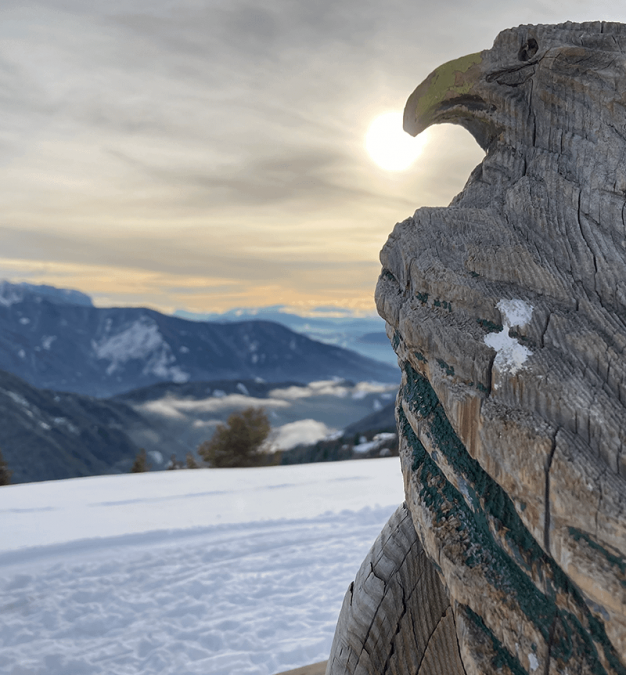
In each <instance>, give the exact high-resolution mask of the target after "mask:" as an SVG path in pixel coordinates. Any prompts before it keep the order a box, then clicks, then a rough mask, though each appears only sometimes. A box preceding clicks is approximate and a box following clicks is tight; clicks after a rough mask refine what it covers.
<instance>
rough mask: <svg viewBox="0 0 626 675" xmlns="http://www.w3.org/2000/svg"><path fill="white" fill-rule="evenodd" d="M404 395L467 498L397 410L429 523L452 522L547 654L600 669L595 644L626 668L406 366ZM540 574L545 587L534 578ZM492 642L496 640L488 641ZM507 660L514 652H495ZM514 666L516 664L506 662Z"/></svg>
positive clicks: (465, 551)
mask: <svg viewBox="0 0 626 675" xmlns="http://www.w3.org/2000/svg"><path fill="white" fill-rule="evenodd" d="M405 377H406V380H405V382H406V384H405V386H404V388H403V392H402V398H403V399H404V401H406V402H407V403H408V404H409V406H410V408H411V410H412V411H413V413H414V414H415V415H417V416H418V417H420V418H421V419H422V421H423V423H424V425H425V428H426V429H427V430H428V431H427V435H428V437H429V440H430V442H431V443H432V444H433V446H434V447H435V448H436V449H437V451H438V452H440V453H441V454H442V455H443V456H444V457H445V459H446V462H447V464H448V465H449V466H450V467H451V468H452V469H453V470H454V472H455V473H456V474H457V477H458V479H459V483H463V484H464V485H465V486H467V493H468V496H467V498H464V497H463V495H462V494H461V493H460V492H459V491H458V490H457V489H456V488H455V487H454V485H453V484H452V483H450V482H449V481H448V480H447V479H446V477H445V475H444V473H443V472H442V471H441V469H440V468H439V466H438V465H437V463H436V462H435V461H434V460H433V459H432V458H431V456H430V455H429V454H428V452H427V451H426V449H425V448H424V446H423V444H422V443H421V442H420V440H419V438H418V437H417V436H416V434H415V432H414V431H413V429H412V427H411V426H410V424H409V422H408V420H407V418H406V416H405V415H404V412H403V410H402V408H399V409H398V422H399V430H400V433H401V435H402V436H403V437H404V438H405V439H406V442H407V443H408V445H409V447H411V448H412V452H413V467H412V468H413V471H414V472H415V473H416V478H417V481H418V484H419V485H420V499H421V500H422V503H423V504H424V506H425V507H426V508H427V509H428V510H429V512H430V513H431V516H432V518H433V522H434V523H435V524H436V523H443V522H444V521H448V522H451V523H454V524H455V525H454V527H455V530H456V531H457V532H458V537H459V539H458V542H457V543H458V544H461V548H460V549H457V550H460V551H461V556H462V559H461V560H459V563H461V564H464V565H466V566H467V567H469V568H476V567H479V568H480V569H481V571H482V573H483V574H484V577H485V579H486V581H487V582H488V583H489V584H490V585H491V586H492V587H493V588H495V589H497V590H499V591H503V592H504V593H505V594H506V596H507V597H509V598H510V599H511V600H514V602H515V603H516V604H517V606H518V607H519V609H520V610H521V611H522V613H523V614H524V615H525V616H526V617H527V618H528V620H529V621H530V622H531V623H532V624H533V625H534V626H535V628H536V629H537V630H538V631H539V632H540V633H541V634H542V635H543V637H544V640H545V641H546V642H549V643H550V656H551V658H552V659H555V660H557V661H559V662H561V663H562V664H567V663H568V662H571V661H572V660H573V662H577V661H584V662H586V663H587V664H588V667H589V672H591V673H594V675H606V673H607V671H606V670H605V669H604V668H603V666H602V664H601V662H600V660H599V657H598V652H597V648H598V647H599V648H601V649H602V651H603V652H604V656H605V658H606V660H607V661H608V663H609V664H610V666H611V671H610V672H612V673H619V674H620V675H626V668H624V665H623V664H622V663H621V662H620V659H619V657H618V655H617V653H616V652H615V649H614V648H613V647H612V645H611V643H610V642H609V640H608V638H607V635H606V631H605V630H604V625H603V624H602V623H601V622H600V621H598V620H597V619H596V618H595V617H594V616H593V615H592V614H591V612H590V611H589V608H588V607H587V605H586V604H585V602H584V600H583V598H582V596H581V595H580V593H579V591H578V590H577V589H576V588H575V587H574V586H573V585H572V583H571V582H570V580H569V578H568V577H567V576H566V575H565V574H564V573H563V571H562V570H561V569H560V567H559V566H558V565H557V564H556V563H555V562H554V560H553V559H552V558H551V557H550V556H548V555H547V554H546V553H545V552H544V551H543V550H542V549H541V547H540V546H539V545H538V544H537V542H536V541H535V539H534V538H533V537H532V535H531V534H530V533H529V532H528V530H527V529H526V527H525V526H524V524H523V522H522V520H521V519H520V517H519V515H518V514H517V511H516V510H515V507H514V505H513V502H512V501H511V499H510V497H509V496H508V495H507V494H506V492H505V491H504V490H503V489H502V488H501V487H500V485H499V484H498V483H497V482H496V481H494V480H493V479H492V478H491V477H490V476H489V474H487V473H486V472H485V471H484V470H483V469H482V467H481V466H480V464H479V463H478V462H477V461H476V460H474V459H473V458H472V457H471V456H470V455H469V453H468V452H467V450H466V449H465V446H464V445H463V443H462V442H461V440H460V439H459V437H458V436H457V435H456V433H455V431H454V429H453V428H452V425H451V424H450V422H449V420H448V418H447V416H446V414H445V411H444V410H443V407H442V405H441V403H440V402H439V399H438V398H437V395H436V394H435V392H434V390H433V388H432V386H431V385H430V382H429V381H428V380H427V379H426V378H425V377H423V376H422V375H420V374H419V373H418V372H416V371H415V370H414V369H413V368H412V367H411V366H410V365H408V364H406V365H405ZM532 577H534V578H536V579H543V581H544V584H543V585H544V586H545V589H546V592H541V591H540V590H539V589H538V588H537V586H536V585H535V583H534V582H533V580H532ZM557 592H558V593H559V594H565V595H567V596H568V598H569V600H568V604H569V606H571V607H576V609H577V613H578V615H579V616H582V617H583V623H584V625H583V624H582V623H581V622H580V621H579V619H578V618H577V617H576V616H575V615H574V614H573V613H572V612H569V611H567V610H565V609H562V608H561V607H559V606H557V604H556V597H557ZM494 647H495V643H494ZM497 649H498V650H504V649H505V648H504V646H502V645H501V644H498V645H497ZM501 658H503V659H504V660H503V661H502V663H507V665H509V667H512V663H511V661H509V658H510V659H514V657H513V655H512V654H509V653H508V652H507V654H503V653H502V654H501ZM512 670H513V672H517V664H515V667H512Z"/></svg>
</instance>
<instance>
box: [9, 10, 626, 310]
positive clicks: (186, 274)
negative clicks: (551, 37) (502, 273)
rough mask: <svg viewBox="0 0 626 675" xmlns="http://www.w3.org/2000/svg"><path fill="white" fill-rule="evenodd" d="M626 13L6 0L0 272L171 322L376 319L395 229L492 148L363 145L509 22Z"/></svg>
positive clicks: (453, 133)
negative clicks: (433, 79) (260, 311)
mask: <svg viewBox="0 0 626 675" xmlns="http://www.w3.org/2000/svg"><path fill="white" fill-rule="evenodd" d="M566 20H572V21H585V20H612V21H624V22H626V4H625V3H623V0H610V1H609V0H606V1H602V0H594V1H593V2H591V1H589V0H567V1H561V0H527V1H526V2H524V3H521V2H519V1H518V0H515V1H514V0H440V2H432V1H431V0H411V1H409V0H358V1H357V0H299V1H296V0H254V1H252V0H176V1H175V2H174V1H173V0H149V1H148V0H107V2H100V3H96V2H91V1H87V0H45V2H30V1H29V0H3V1H2V3H1V4H0V120H1V124H0V185H1V186H2V189H0V200H1V201H0V205H1V207H0V278H5V279H9V280H12V281H28V282H31V283H46V284H52V285H55V286H59V287H65V288H76V289H79V290H81V291H83V292H86V293H88V294H90V295H91V296H92V297H93V298H94V301H95V303H96V304H97V305H99V306H107V305H109V306H110V305H117V306H125V305H134V306H137V305H143V306H149V307H152V308H155V309H159V310H161V311H165V312H171V311H173V310H175V309H185V310H189V311H196V312H211V311H224V310H227V309H230V308H233V307H262V306H267V305H275V304H283V305H286V306H288V307H290V308H292V309H295V310H296V311H299V312H301V313H306V312H308V311H311V310H313V309H314V308H315V307H320V306H325V307H341V308H349V309H351V310H353V311H355V312H362V313H373V312H374V311H375V310H374V301H373V295H374V288H375V285H376V280H377V277H378V274H379V272H380V263H379V261H378V253H379V251H380V249H381V247H382V246H383V244H384V243H385V240H386V238H387V236H388V234H389V233H390V232H391V230H392V229H393V226H394V224H395V223H396V222H398V221H401V220H404V219H405V218H407V217H408V216H410V215H412V214H413V212H414V211H415V209H417V208H419V207H421V206H445V205H447V204H448V203H449V202H450V200H451V199H452V197H453V196H454V195H455V194H457V193H458V192H460V191H461V189H462V188H463V185H464V183H465V181H466V179H467V177H468V176H469V174H470V172H471V170H472V169H473V168H474V166H475V165H476V164H478V163H479V162H480V161H481V159H482V157H483V153H482V151H481V150H480V148H479V147H478V145H477V144H476V143H475V141H474V140H473V138H472V137H471V136H470V135H469V134H468V133H467V132H466V131H464V130H463V129H461V128H459V127H453V126H451V125H441V126H439V127H435V128H432V129H429V130H428V131H427V132H426V134H427V137H426V138H425V144H424V147H423V150H422V152H421V155H420V156H419V157H418V158H417V160H416V161H415V162H414V163H413V164H412V165H411V166H410V167H409V168H408V169H406V170H404V171H388V170H385V169H383V168H381V167H380V166H379V165H377V164H376V163H375V162H374V161H373V160H372V158H371V157H370V155H369V154H368V151H367V150H366V147H365V138H366V134H367V132H368V129H369V128H370V125H371V124H372V122H373V120H374V119H376V118H377V117H378V116H379V115H381V114H383V113H387V112H393V111H397V112H400V111H401V110H402V109H403V107H404V104H405V102H406V99H407V98H408V96H409V95H410V94H411V92H412V91H413V89H414V88H415V87H416V86H417V85H418V84H419V83H420V82H421V81H422V80H423V79H424V78H425V77H426V76H427V75H428V74H429V73H430V72H431V71H432V70H434V69H435V68H436V67H437V66H439V65H440V64H442V63H444V62H446V61H449V60H451V59H453V58H456V57H458V56H462V55H464V54H469V53H473V52H477V51H480V50H482V49H487V48H489V47H491V45H492V44H493V40H494V39H495V37H496V35H497V34H498V33H499V32H500V31H501V30H503V29H505V28H510V27H512V26H516V25H519V24H523V23H558V22H562V21H566Z"/></svg>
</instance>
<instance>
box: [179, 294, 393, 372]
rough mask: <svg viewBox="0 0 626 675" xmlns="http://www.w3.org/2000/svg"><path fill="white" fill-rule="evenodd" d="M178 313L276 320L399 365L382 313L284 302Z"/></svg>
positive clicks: (194, 318) (221, 318)
mask: <svg viewBox="0 0 626 675" xmlns="http://www.w3.org/2000/svg"><path fill="white" fill-rule="evenodd" d="M174 316H178V317H180V318H181V319H190V320H192V321H219V322H225V321H274V322H275V323H279V324H281V325H283V326H287V328H290V329H291V330H293V331H296V333H301V334H302V335H306V336H307V337H310V338H311V339H312V340H319V341H320V342H324V343H326V344H331V345H336V346H337V347H343V348H344V349H351V350H352V351H355V352H357V353H358V354H361V356H366V357H368V358H370V359H375V360H377V361H382V362H383V363H388V364H390V365H393V366H395V365H396V363H397V357H396V355H395V354H394V351H393V349H392V348H391V344H390V343H389V338H388V337H387V335H386V333H385V321H384V320H383V319H381V318H380V317H379V316H378V315H368V316H360V315H359V314H357V313H355V312H352V311H351V310H349V309H345V310H338V309H337V308H336V307H318V308H316V309H315V310H313V311H312V312H309V313H308V314H306V315H300V314H296V313H294V312H292V311H289V310H288V308H287V307H285V306H284V305H272V306H270V307H254V308H245V307H238V308H235V309H230V310H228V311H227V312H223V313H210V314H198V313H195V312H187V311H184V310H177V311H176V312H174Z"/></svg>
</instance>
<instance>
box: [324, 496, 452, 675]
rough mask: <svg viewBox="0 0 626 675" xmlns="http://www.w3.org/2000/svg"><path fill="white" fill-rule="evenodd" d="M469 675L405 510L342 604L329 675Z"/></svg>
mask: <svg viewBox="0 0 626 675" xmlns="http://www.w3.org/2000/svg"><path fill="white" fill-rule="evenodd" d="M348 674H350V675H443V674H445V675H464V671H463V667H462V664H461V660H460V656H459V650H458V646H457V638H456V631H455V623H454V617H453V614H452V609H451V607H450V603H449V602H448V598H447V597H446V594H445V590H444V588H443V586H442V584H441V581H440V579H439V576H438V574H437V572H436V570H435V568H434V567H433V565H432V563H431V562H430V560H429V559H428V557H427V556H426V554H425V552H424V550H423V548H422V545H421V543H420V541H419V539H418V538H417V535H416V532H415V528H414V526H413V521H412V519H411V515H410V513H409V511H408V509H407V507H406V505H404V504H403V505H402V506H401V507H400V508H398V510H397V511H396V512H395V513H394V515H393V516H392V517H391V518H390V520H389V522H388V523H387V525H386V526H385V527H384V529H383V531H382V532H381V534H380V536H379V537H378V539H377V540H376V542H375V543H374V545H373V547H372V549H371V550H370V552H369V553H368V555H367V557H366V558H365V560H364V561H363V564H362V565H361V568H360V569H359V572H358V574H357V576H356V579H355V581H354V582H353V583H352V584H351V585H350V588H349V589H348V592H347V593H346V596H345V598H344V602H343V606H342V608H341V613H340V615H339V621H338V623H337V630H336V633H335V639H334V641H333V646H332V649H331V654H330V658H329V661H328V666H327V669H326V675H348Z"/></svg>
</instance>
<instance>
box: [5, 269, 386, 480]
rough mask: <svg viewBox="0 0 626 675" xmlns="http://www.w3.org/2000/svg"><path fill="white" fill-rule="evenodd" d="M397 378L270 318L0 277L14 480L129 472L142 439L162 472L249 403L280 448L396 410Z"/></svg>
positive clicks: (10, 460) (142, 445) (9, 448)
mask: <svg viewBox="0 0 626 675" xmlns="http://www.w3.org/2000/svg"><path fill="white" fill-rule="evenodd" d="M350 380H351V381H352V382H351V381H350ZM398 380H399V371H398V369H397V368H394V367H391V366H389V365H387V364H384V363H380V362H377V361H374V360H371V359H368V358H365V357H363V356H361V355H359V354H357V353H355V352H352V351H350V350H346V349H343V348H340V347H337V346H333V345H327V344H322V343H320V342H317V341H315V340H312V339H310V338H308V337H306V336H304V335H300V334H298V333H296V332H294V331H292V330H290V329H289V328H287V327H285V326H282V325H280V324H278V323H274V322H270V321H258V320H248V321H239V322H225V323H211V322H198V321H188V320H185V319H182V318H179V317H171V316H167V315H164V314H161V313H159V312H156V311H154V310H150V309H145V308H97V307H94V306H93V304H92V302H91V299H90V298H89V296H87V295H85V294H83V293H80V292H79V291H73V290H66V289H57V288H54V287H52V286H34V285H32V284H11V283H9V282H0V450H2V453H3V456H4V458H5V460H6V461H7V463H8V465H9V468H10V469H11V470H12V471H13V482H24V481H32V480H51V479H59V478H69V477H73V476H88V475H94V474H102V473H116V472H125V471H128V470H129V468H130V466H131V464H132V461H133V459H134V457H135V455H136V454H137V452H138V451H139V450H140V448H145V449H146V450H147V451H148V454H149V456H150V459H151V462H152V464H153V467H154V468H165V467H166V465H167V458H169V457H170V455H175V456H176V457H177V459H178V460H181V459H183V458H184V457H185V455H186V453H187V452H189V451H191V452H193V451H194V450H195V449H196V448H197V446H198V444H199V443H200V442H202V441H203V440H207V439H208V438H210V437H211V435H212V433H213V430H214V429H215V427H216V425H217V424H219V423H220V422H223V421H225V419H226V418H227V417H228V415H229V414H230V413H231V412H234V411H237V410H241V409H242V408H244V407H248V406H251V405H253V406H259V407H263V408H264V409H266V412H267V413H268V415H269V417H270V421H271V424H272V427H273V429H274V432H273V433H274V442H275V447H281V448H289V447H293V446H294V445H296V444H297V443H302V442H305V443H306V442H316V441H317V439H320V438H323V437H325V435H327V434H328V433H329V432H331V431H334V430H335V429H343V428H344V427H345V426H346V425H347V424H350V423H351V422H355V421H357V420H359V419H361V418H363V417H364V416H367V415H368V414H370V413H372V411H374V412H376V411H380V410H381V409H383V408H385V407H386V406H388V405H389V403H390V401H392V400H393V398H394V396H395V391H396V389H397V382H398ZM367 381H370V384H368V383H367ZM372 381H378V382H382V383H385V382H386V383H387V384H373V383H371V382H372ZM353 382H361V383H360V384H353ZM307 383H308V384H307Z"/></svg>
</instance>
